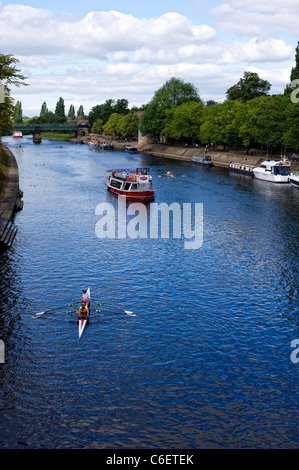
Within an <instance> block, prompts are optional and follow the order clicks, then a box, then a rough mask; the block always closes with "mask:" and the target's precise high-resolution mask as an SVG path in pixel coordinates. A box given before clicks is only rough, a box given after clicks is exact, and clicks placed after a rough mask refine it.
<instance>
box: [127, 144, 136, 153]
mask: <svg viewBox="0 0 299 470" xmlns="http://www.w3.org/2000/svg"><path fill="white" fill-rule="evenodd" d="M124 152H126V153H138V150H137V148H136V147H132V146H131V145H127V146H126V147H125V148H124Z"/></svg>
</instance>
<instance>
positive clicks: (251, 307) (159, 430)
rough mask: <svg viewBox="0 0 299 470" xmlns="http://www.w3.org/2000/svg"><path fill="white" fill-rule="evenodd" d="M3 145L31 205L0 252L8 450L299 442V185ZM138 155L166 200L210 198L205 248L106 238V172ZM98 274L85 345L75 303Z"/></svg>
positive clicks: (68, 147) (1, 444)
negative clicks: (99, 230) (296, 343)
mask: <svg viewBox="0 0 299 470" xmlns="http://www.w3.org/2000/svg"><path fill="white" fill-rule="evenodd" d="M3 141H4V144H6V145H7V146H8V147H9V148H10V149H11V150H12V151H13V153H14V154H15V156H16V159H17V162H18V166H19V172H20V187H21V189H22V190H23V192H24V197H23V200H24V208H23V210H22V211H21V212H19V213H18V214H17V215H16V218H15V223H16V225H17V227H18V234H17V238H16V240H15V243H14V245H13V247H12V248H11V249H10V250H8V251H7V252H5V253H1V255H0V265H1V286H0V289H1V313H0V328H1V330H0V338H1V339H2V341H3V342H4V345H5V363H3V364H0V383H1V391H0V423H1V424H0V448H2V449H5V448H10V449H18V448H27V449H45V448H48V449H59V448H61V449H62V448H64V449H71V448H86V449H130V448H131V449H133V448H135V449H136V448H139V449H153V448H157V449H159V448H164V449H165V448H167V449H171V448H172V449H201V448H211V449H213V448H214V449H215V448H233V449H237V448H297V447H298V444H299V439H298V372H299V363H297V362H296V360H294V357H295V359H296V358H297V356H296V354H295V355H294V354H293V356H292V357H293V360H292V358H291V354H292V352H294V347H291V343H292V341H293V340H295V339H296V338H299V332H298V325H299V322H298V320H299V317H298V285H299V278H298V248H299V239H298V233H299V191H298V189H297V188H292V187H291V186H279V185H274V184H271V183H266V182H262V181H256V180H254V179H251V178H248V177H242V176H237V175H230V174H229V173H228V172H227V170H225V169H220V168H210V169H204V168H202V167H200V166H196V165H194V164H190V163H186V162H179V161H175V160H167V159H160V158H156V157H149V156H148V157H147V156H142V155H127V154H125V153H124V152H113V153H109V152H104V151H100V150H98V149H92V148H91V147H89V146H87V145H74V144H71V143H66V142H63V143H62V144H61V148H59V144H57V142H51V141H47V140H43V142H42V144H41V145H34V144H33V143H32V137H24V138H23V139H22V142H21V145H22V147H21V148H18V147H17V144H19V142H17V143H16V142H15V141H13V139H12V138H10V137H8V138H4V139H3ZM140 166H148V167H150V168H151V173H152V175H153V180H154V185H155V189H156V197H155V202H156V203H162V202H165V203H166V204H168V205H170V204H171V203H173V202H178V203H179V204H180V206H181V207H183V204H184V203H191V206H192V205H195V204H196V203H201V204H203V244H202V246H201V247H198V248H197V249H186V246H185V243H184V238H183V237H181V238H173V237H172V236H170V238H162V237H158V238H150V237H148V238H135V239H134V238H132V237H129V236H127V238H117V237H116V238H114V239H113V238H105V239H104V238H98V237H97V235H96V230H95V228H96V224H97V222H98V221H99V220H101V217H100V216H99V215H98V214H96V208H97V206H98V204H102V203H107V202H108V203H110V205H111V207H114V208H115V210H117V197H116V196H115V195H113V194H110V193H108V192H107V189H106V182H105V171H106V169H111V168H119V167H124V168H136V167H140ZM166 171H172V172H173V173H174V174H175V178H168V177H167V176H165V173H166ZM129 205H130V204H127V206H129ZM145 207H146V208H147V209H149V208H150V207H149V204H148V205H146V206H145ZM192 207H193V206H192ZM194 207H195V206H194ZM87 286H91V296H92V298H93V300H95V301H98V302H101V303H102V305H101V306H99V305H97V304H96V303H94V304H92V305H93V308H92V317H91V320H90V322H89V325H88V326H87V328H86V330H85V331H84V333H83V336H82V337H81V340H80V341H78V326H77V324H76V314H75V313H74V310H73V309H74V308H75V307H77V306H78V305H79V300H80V298H81V293H82V288H84V287H87ZM74 302H75V305H74V307H65V305H66V304H68V303H74ZM55 309H56V310H55ZM97 309H101V312H96V310H97ZM45 310H50V312H49V314H45V315H42V316H40V317H39V318H35V317H36V315H35V314H36V313H37V312H41V311H45ZM69 310H72V313H67V311H69ZM124 310H130V311H133V312H134V314H135V316H129V315H126V314H125V313H124ZM298 356H299V354H298Z"/></svg>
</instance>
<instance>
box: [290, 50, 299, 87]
mask: <svg viewBox="0 0 299 470" xmlns="http://www.w3.org/2000/svg"><path fill="white" fill-rule="evenodd" d="M295 62H296V65H295V67H292V70H291V76H290V79H291V82H292V81H293V80H296V79H298V78H299V41H298V42H297V47H296V53H295Z"/></svg>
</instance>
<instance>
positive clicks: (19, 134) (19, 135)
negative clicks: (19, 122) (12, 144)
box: [13, 131, 23, 139]
mask: <svg viewBox="0 0 299 470" xmlns="http://www.w3.org/2000/svg"><path fill="white" fill-rule="evenodd" d="M22 137H23V132H21V131H14V132H13V138H14V139H21V138H22Z"/></svg>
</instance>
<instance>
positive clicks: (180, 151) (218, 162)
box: [138, 144, 299, 171]
mask: <svg viewBox="0 0 299 470" xmlns="http://www.w3.org/2000/svg"><path fill="white" fill-rule="evenodd" d="M138 150H139V152H140V153H143V154H145V155H152V156H154V157H164V158H170V159H174V160H182V161H187V162H191V158H192V157H193V156H197V157H199V156H204V155H209V156H210V157H211V160H212V162H213V165H214V166H215V167H221V168H228V165H229V163H230V162H232V161H233V162H236V163H247V164H249V165H253V166H258V165H260V164H261V163H262V162H263V161H264V160H266V159H267V158H274V159H279V158H280V156H273V157H272V156H271V157H269V156H267V155H251V154H250V153H249V154H247V153H246V151H243V152H242V151H237V150H236V151H225V152H224V151H222V150H220V151H217V150H210V151H209V152H207V153H206V151H205V149H204V148H198V149H193V148H188V147H187V148H186V147H175V146H169V145H164V144H154V145H151V146H147V147H144V146H143V147H138ZM289 160H291V159H290V158H289ZM291 169H292V171H298V170H299V163H298V162H291Z"/></svg>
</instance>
